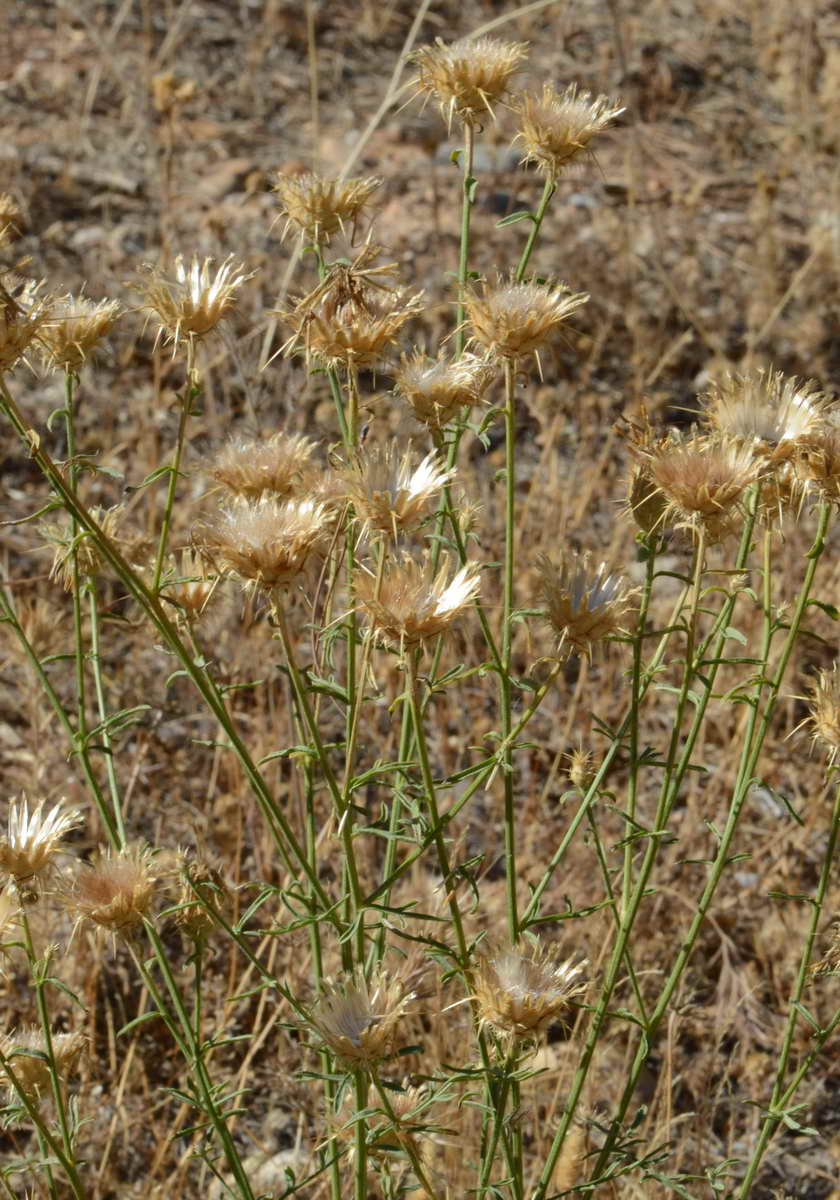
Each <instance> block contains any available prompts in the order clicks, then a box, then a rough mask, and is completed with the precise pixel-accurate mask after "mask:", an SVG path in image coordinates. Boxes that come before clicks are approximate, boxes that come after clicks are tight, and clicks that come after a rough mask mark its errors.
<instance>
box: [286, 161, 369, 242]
mask: <svg viewBox="0 0 840 1200" xmlns="http://www.w3.org/2000/svg"><path fill="white" fill-rule="evenodd" d="M381 186H382V180H381V179H373V178H368V179H325V178H324V177H323V176H321V175H314V174H311V175H278V176H277V182H276V184H275V185H274V190H275V191H276V192H277V195H278V197H279V198H280V205H281V208H282V211H283V214H284V215H285V217H286V229H288V228H289V225H296V226H297V228H298V229H299V230H300V232H301V234H302V235H303V237H304V238H307V239H308V240H309V241H312V242H315V243H316V244H320V243H322V242H328V241H329V240H330V238H331V237H332V235H333V234H335V233H338V232H339V230H340V231H341V232H342V233H347V232H348V230H349V232H350V234H351V236H352V235H353V234H354V233H355V229H356V225H357V223H358V221H359V218H360V217H361V216H362V214H363V212H364V210H365V208H366V207H367V205H368V204H369V202H370V199H371V197H372V196H373V194H374V193H375V192H376V191H377V190H378V189H379V188H380V187H381Z"/></svg>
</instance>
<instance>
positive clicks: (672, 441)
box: [630, 433, 764, 543]
mask: <svg viewBox="0 0 840 1200" xmlns="http://www.w3.org/2000/svg"><path fill="white" fill-rule="evenodd" d="M630 452H631V454H634V455H635V456H636V458H637V460H638V461H639V462H640V464H641V466H642V468H643V470H644V471H645V472H646V473H647V475H648V476H649V478H650V480H651V483H652V485H653V487H654V488H655V489H656V490H657V491H658V492H659V493H661V495H662V497H663V498H664V500H665V501H666V503H667V507H666V509H665V513H664V523H665V524H671V523H675V524H677V525H678V526H680V527H682V528H686V529H689V530H690V531H691V532H693V533H696V532H697V531H698V530H699V529H701V528H702V529H704V530H705V533H706V536H707V538H708V540H709V542H710V543H714V542H719V541H723V540H724V539H725V538H726V537H728V536H729V535H730V534H731V533H733V532H735V531H736V530H737V527H738V524H739V522H740V519H741V517H742V515H743V506H742V501H743V497H744V493H745V492H746V490H747V488H748V487H749V486H750V485H751V484H753V483H755V482H756V481H757V480H758V479H759V478H761V476H762V474H763V471H764V467H763V464H762V462H761V460H760V459H757V458H756V457H755V455H754V454H753V450H752V446H751V445H750V444H747V443H745V442H744V441H743V440H741V439H739V438H733V437H732V436H725V435H723V434H714V435H712V436H705V435H700V434H695V433H692V434H689V435H681V434H679V433H671V434H670V435H669V436H668V437H665V438H662V439H660V440H659V441H648V440H644V441H643V442H642V443H638V442H637V443H633V442H631V443H630Z"/></svg>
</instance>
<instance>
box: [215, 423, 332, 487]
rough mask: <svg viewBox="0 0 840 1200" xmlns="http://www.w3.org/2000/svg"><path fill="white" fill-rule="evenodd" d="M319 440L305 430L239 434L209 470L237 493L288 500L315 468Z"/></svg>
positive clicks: (219, 481)
mask: <svg viewBox="0 0 840 1200" xmlns="http://www.w3.org/2000/svg"><path fill="white" fill-rule="evenodd" d="M314 452H315V442H313V441H312V440H311V439H310V438H308V437H304V436H303V435H301V434H289V433H283V432H280V433H275V434H274V435H273V436H272V437H270V438H265V439H264V440H256V439H246V438H236V439H235V440H233V441H231V442H228V444H227V445H226V446H224V447H223V448H222V449H221V450H220V451H219V453H218V454H217V455H216V457H215V458H214V459H213V461H212V463H210V466H209V474H210V475H211V477H212V478H213V479H215V480H216V482H217V483H220V484H221V485H222V486H223V487H225V488H227V490H228V491H229V492H232V493H233V494H234V495H235V496H242V497H243V498H244V499H245V500H259V499H260V498H261V497H262V496H273V497H274V498H275V499H276V500H286V499H288V498H290V497H291V496H292V495H293V494H294V493H295V492H296V491H298V490H299V488H300V487H301V485H302V484H303V482H304V480H305V479H306V478H307V476H308V475H309V473H310V472H311V470H312V455H313V454H314Z"/></svg>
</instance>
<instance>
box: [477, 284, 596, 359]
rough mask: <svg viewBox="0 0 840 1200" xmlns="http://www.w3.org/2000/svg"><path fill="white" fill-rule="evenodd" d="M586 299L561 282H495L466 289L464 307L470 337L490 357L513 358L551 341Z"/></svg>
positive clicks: (535, 350)
mask: <svg viewBox="0 0 840 1200" xmlns="http://www.w3.org/2000/svg"><path fill="white" fill-rule="evenodd" d="M588 299H589V297H588V296H587V295H586V294H585V293H583V292H571V291H570V290H569V289H568V288H567V287H565V286H563V285H562V284H557V285H542V284H539V283H515V282H508V283H505V282H503V281H499V282H498V283H496V284H493V285H490V284H486V283H485V284H484V285H483V286H482V288H481V290H480V291H478V290H476V289H474V288H473V289H470V290H468V291H467V294H466V297H465V300H464V307H465V309H466V313H467V320H468V322H469V324H470V325H471V327H472V340H473V341H474V342H475V343H477V344H478V345H479V346H482V347H483V348H484V349H485V350H486V351H487V353H488V354H489V355H490V356H491V357H495V358H509V359H513V360H516V359H520V358H525V357H526V355H528V354H534V353H536V352H538V351H539V350H540V348H541V347H542V346H544V345H545V344H546V343H547V342H549V341H551V339H552V338H554V337H555V336H556V335H557V334H558V333H559V331H560V330H561V329H562V328H563V326H564V325H565V324H566V322H567V321H568V319H569V317H570V316H571V315H572V313H575V312H577V310H578V309H579V308H581V307H582V305H584V304H586V302H587V300H588Z"/></svg>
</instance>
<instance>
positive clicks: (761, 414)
mask: <svg viewBox="0 0 840 1200" xmlns="http://www.w3.org/2000/svg"><path fill="white" fill-rule="evenodd" d="M702 404H703V415H704V418H705V420H706V421H707V422H708V424H709V425H710V426H711V428H712V429H714V430H715V431H716V432H718V433H721V434H725V435H726V434H729V435H733V436H735V437H740V438H744V439H745V440H746V441H749V442H752V443H753V445H754V446H755V448H756V450H757V451H759V452H760V453H763V454H766V455H768V456H769V457H770V458H771V459H772V460H773V461H774V462H780V461H783V460H786V459H790V458H792V457H793V456H794V455H795V454H796V450H797V444H798V443H800V442H801V441H802V440H803V439H806V438H809V437H812V436H815V435H816V436H818V435H819V433H820V431H821V430H823V429H824V428H825V427H826V424H827V421H828V417H829V414H830V409H831V402H830V401H829V399H828V397H827V396H826V395H825V394H824V393H823V392H821V391H820V390H819V388H818V387H817V384H816V383H815V382H814V380H812V379H809V380H806V381H802V380H800V379H796V378H795V377H787V376H785V375H783V374H782V372H781V371H772V370H765V369H759V370H755V371H750V372H747V373H746V374H744V375H727V376H726V378H725V379H723V380H720V381H718V382H716V383H713V384H712V385H711V386H710V387H709V388H708V390H707V392H706V394H705V395H704V396H703V397H702Z"/></svg>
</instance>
